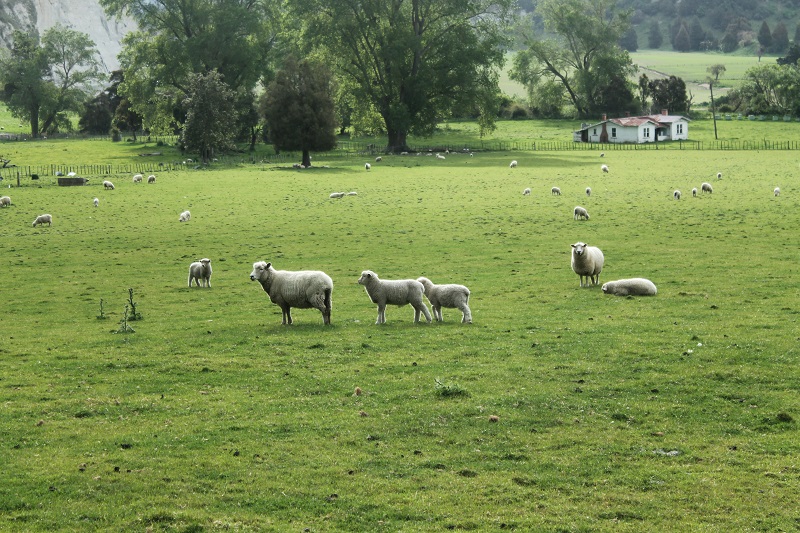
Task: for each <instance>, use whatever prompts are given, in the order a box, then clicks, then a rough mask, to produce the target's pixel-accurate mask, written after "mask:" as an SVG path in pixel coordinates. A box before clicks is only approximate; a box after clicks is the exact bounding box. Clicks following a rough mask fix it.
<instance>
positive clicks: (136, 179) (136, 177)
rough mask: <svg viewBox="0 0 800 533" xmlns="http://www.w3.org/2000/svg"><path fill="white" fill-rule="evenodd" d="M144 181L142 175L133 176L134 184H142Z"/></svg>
mask: <svg viewBox="0 0 800 533" xmlns="http://www.w3.org/2000/svg"><path fill="white" fill-rule="evenodd" d="M142 179H144V176H142V175H141V174H134V175H133V182H134V183H141V182H142Z"/></svg>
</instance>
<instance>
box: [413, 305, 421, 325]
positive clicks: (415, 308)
mask: <svg viewBox="0 0 800 533" xmlns="http://www.w3.org/2000/svg"><path fill="white" fill-rule="evenodd" d="M420 312H421V311H420V310H419V307H417V306H414V323H417V322H419V314H420Z"/></svg>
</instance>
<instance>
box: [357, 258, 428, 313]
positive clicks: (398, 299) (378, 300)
mask: <svg viewBox="0 0 800 533" xmlns="http://www.w3.org/2000/svg"><path fill="white" fill-rule="evenodd" d="M358 283H359V284H360V285H363V286H364V289H366V291H367V294H368V295H369V298H370V300H372V303H375V304H378V320H377V321H376V322H375V323H376V324H384V323H386V305H387V304H389V305H401V306H402V305H407V304H411V306H412V307H413V308H414V322H419V315H420V313H422V314H424V315H425V318H426V319H427V320H428V322H430V321H431V314H430V313H429V312H428V307H427V306H426V305H425V302H423V301H422V295H423V294H424V292H425V287H423V286H422V283H420V282H419V281H417V280H415V279H402V280H382V279H379V278H378V275H377V274H376V273H375V272H373V271H371V270H365V271H363V272H362V273H361V277H360V278H358Z"/></svg>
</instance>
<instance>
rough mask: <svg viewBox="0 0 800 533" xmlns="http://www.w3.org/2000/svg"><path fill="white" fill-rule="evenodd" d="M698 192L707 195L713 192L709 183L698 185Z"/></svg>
mask: <svg viewBox="0 0 800 533" xmlns="http://www.w3.org/2000/svg"><path fill="white" fill-rule="evenodd" d="M700 192H707V193H708V194H711V193H713V192H714V188H713V187H711V184H710V183H707V182H703V184H702V185H700Z"/></svg>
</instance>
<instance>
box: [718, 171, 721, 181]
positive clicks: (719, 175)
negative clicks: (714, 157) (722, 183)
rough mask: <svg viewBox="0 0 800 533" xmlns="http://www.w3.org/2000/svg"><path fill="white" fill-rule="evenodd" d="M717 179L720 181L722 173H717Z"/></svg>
mask: <svg viewBox="0 0 800 533" xmlns="http://www.w3.org/2000/svg"><path fill="white" fill-rule="evenodd" d="M717 179H718V180H721V179H722V172H717Z"/></svg>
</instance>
